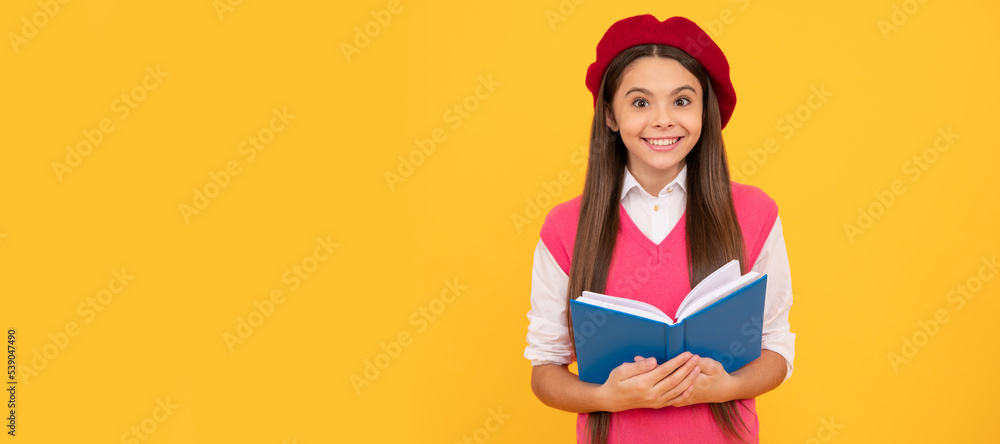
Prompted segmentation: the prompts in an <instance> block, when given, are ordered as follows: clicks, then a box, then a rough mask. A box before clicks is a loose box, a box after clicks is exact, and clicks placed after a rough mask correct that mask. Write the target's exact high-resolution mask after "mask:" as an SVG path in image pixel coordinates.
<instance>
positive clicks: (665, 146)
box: [642, 137, 683, 152]
mask: <svg viewBox="0 0 1000 444" xmlns="http://www.w3.org/2000/svg"><path fill="white" fill-rule="evenodd" d="M681 139H683V137H674V138H669V139H668V138H665V137H660V138H656V139H647V138H643V139H642V141H643V142H646V144H647V145H649V148H650V149H652V150H653V151H661V152H663V151H672V150H673V149H674V148H675V146H674V145H675V144H676V143H677V142H680V141H681Z"/></svg>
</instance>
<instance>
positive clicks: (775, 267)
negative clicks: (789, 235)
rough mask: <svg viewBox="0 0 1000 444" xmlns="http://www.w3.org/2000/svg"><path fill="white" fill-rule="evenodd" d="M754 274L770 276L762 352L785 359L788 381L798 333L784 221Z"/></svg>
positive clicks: (776, 227) (775, 229) (777, 225)
mask: <svg viewBox="0 0 1000 444" xmlns="http://www.w3.org/2000/svg"><path fill="white" fill-rule="evenodd" d="M752 270H753V271H756V272H758V273H761V274H764V273H766V274H767V292H766V294H765V296H764V325H763V334H762V337H761V348H763V349H766V350H771V351H773V352H775V353H778V354H780V355H781V356H782V357H784V358H785V363H786V364H787V365H788V370H787V371H786V372H785V379H784V380H783V381H782V382H784V381H787V380H788V378H790V377H792V369H793V368H794V367H793V366H792V362H793V361H794V359H795V333H792V332H791V329H790V325H789V323H788V312H789V311H790V310H791V308H792V276H791V271H790V270H789V265H788V252H787V251H786V250H785V237H784V235H783V234H782V231H781V217H778V218H777V220H776V221H775V222H774V227H773V228H771V233H770V234H768V236H767V240H766V241H764V247H763V249H762V250H761V252H760V256H758V257H757V262H756V263H754V265H753V268H752Z"/></svg>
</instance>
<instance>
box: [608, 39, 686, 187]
mask: <svg viewBox="0 0 1000 444" xmlns="http://www.w3.org/2000/svg"><path fill="white" fill-rule="evenodd" d="M609 111H610V112H606V113H605V116H606V117H607V125H608V128H611V130H612V131H619V132H620V134H621V138H622V141H623V142H624V143H625V147H626V148H628V167H629V171H630V172H632V175H634V176H636V178H637V179H638V180H640V181H643V180H644V179H645V180H646V181H650V183H654V184H660V185H666V184H667V182H669V181H671V180H673V179H674V178H675V177H677V174H678V173H680V171H681V169H682V168H684V165H685V163H684V159H685V157H687V155H688V153H689V152H691V149H692V148H694V146H695V144H696V143H698V138H699V137H700V136H701V112H702V90H701V83H700V82H698V79H697V78H696V77H695V76H694V75H693V74H691V73H690V72H689V71H688V70H687V69H686V68H684V66H683V65H681V64H680V62H678V61H676V60H674V59H669V58H662V57H643V58H640V59H636V60H635V61H633V62H632V63H631V64H630V65H629V66H628V67H627V68H626V69H625V73H624V74H623V76H622V82H621V85H620V86H619V87H618V91H616V92H615V96H614V99H613V101H612V104H611V109H610V110H609ZM647 191H649V192H651V193H652V194H656V193H657V192H658V191H659V190H647Z"/></svg>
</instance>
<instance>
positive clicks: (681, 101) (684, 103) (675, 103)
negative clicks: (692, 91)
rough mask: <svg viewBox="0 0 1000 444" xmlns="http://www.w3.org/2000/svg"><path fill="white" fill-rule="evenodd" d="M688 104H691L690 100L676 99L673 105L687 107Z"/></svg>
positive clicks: (685, 98)
mask: <svg viewBox="0 0 1000 444" xmlns="http://www.w3.org/2000/svg"><path fill="white" fill-rule="evenodd" d="M690 104H691V99H689V98H687V97H678V98H677V100H675V101H674V105H679V106H687V105H690Z"/></svg>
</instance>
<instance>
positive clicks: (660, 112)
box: [653, 108, 674, 128]
mask: <svg viewBox="0 0 1000 444" xmlns="http://www.w3.org/2000/svg"><path fill="white" fill-rule="evenodd" d="M673 125H674V116H673V114H672V113H671V112H670V110H669V109H664V108H659V109H657V112H656V116H654V117H653V128H670V127H671V126H673Z"/></svg>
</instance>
